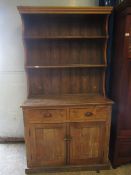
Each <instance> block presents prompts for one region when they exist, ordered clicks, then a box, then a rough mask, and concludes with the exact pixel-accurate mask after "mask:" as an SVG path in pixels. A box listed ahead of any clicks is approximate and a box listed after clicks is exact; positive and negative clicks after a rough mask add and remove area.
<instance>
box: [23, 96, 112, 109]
mask: <svg viewBox="0 0 131 175" xmlns="http://www.w3.org/2000/svg"><path fill="white" fill-rule="evenodd" d="M111 104H113V102H112V101H111V100H110V99H107V98H105V97H103V96H94V95H88V96H87V95H62V96H45V97H40V98H36V99H35V98H30V99H27V100H26V101H25V103H24V104H23V105H22V107H23V108H25V107H48V106H49V107H50V106H74V105H111Z"/></svg>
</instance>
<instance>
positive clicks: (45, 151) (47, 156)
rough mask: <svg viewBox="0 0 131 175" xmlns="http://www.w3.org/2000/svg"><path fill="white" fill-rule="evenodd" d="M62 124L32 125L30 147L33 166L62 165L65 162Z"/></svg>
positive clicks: (64, 133)
mask: <svg viewBox="0 0 131 175" xmlns="http://www.w3.org/2000/svg"><path fill="white" fill-rule="evenodd" d="M65 135H66V127H65V125H64V124H32V125H31V127H30V143H31V145H30V147H31V154H32V164H33V166H50V165H51V166H54V165H64V164H65V162H66V155H65V154H66V153H65V150H66V145H65V141H64V138H65Z"/></svg>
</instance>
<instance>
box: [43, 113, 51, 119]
mask: <svg viewBox="0 0 131 175" xmlns="http://www.w3.org/2000/svg"><path fill="white" fill-rule="evenodd" d="M43 116H44V117H46V118H50V117H52V114H51V113H49V112H47V113H44V115H43Z"/></svg>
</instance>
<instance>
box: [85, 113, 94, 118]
mask: <svg viewBox="0 0 131 175" xmlns="http://www.w3.org/2000/svg"><path fill="white" fill-rule="evenodd" d="M92 115H93V113H92V112H86V113H85V116H86V117H90V116H92Z"/></svg>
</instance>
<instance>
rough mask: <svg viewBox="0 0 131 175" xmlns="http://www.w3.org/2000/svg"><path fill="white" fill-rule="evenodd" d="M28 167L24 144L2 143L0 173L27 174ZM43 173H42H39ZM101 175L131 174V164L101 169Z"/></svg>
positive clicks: (90, 174)
mask: <svg viewBox="0 0 131 175" xmlns="http://www.w3.org/2000/svg"><path fill="white" fill-rule="evenodd" d="M25 167H26V158H25V145H24V144H0V175H25V172H24V169H25ZM58 174H59V175H98V173H96V172H95V171H85V172H71V173H69V172H66V173H44V175H58ZM39 175H42V174H39ZM99 175H131V164H128V165H124V166H121V167H119V168H117V169H111V170H106V171H101V172H100V173H99Z"/></svg>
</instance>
